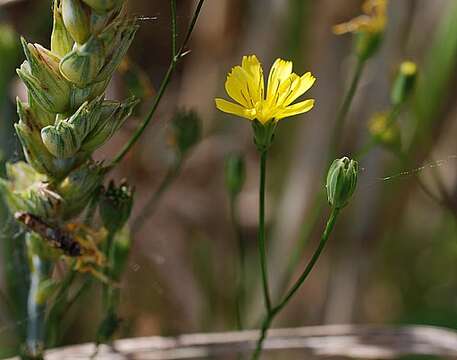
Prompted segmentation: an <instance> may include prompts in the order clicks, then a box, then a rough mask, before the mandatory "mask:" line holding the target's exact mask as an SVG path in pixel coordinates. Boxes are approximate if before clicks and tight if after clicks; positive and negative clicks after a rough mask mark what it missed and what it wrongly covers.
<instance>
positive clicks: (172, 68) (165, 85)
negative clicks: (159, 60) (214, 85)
mask: <svg viewBox="0 0 457 360" xmlns="http://www.w3.org/2000/svg"><path fill="white" fill-rule="evenodd" d="M204 2H205V0H199V2H198V5H197V8H196V10H195V13H194V16H193V17H192V20H191V23H190V26H189V29H188V31H187V34H186V37H185V39H184V42H183V43H182V45H181V47H180V49H179V51H177V52H176V40H177V33H178V29H177V21H176V0H171V8H172V18H173V19H172V51H173V53H172V59H171V62H170V65H169V67H168V70H167V72H166V74H165V77H164V78H163V80H162V84H161V85H160V88H159V91H158V92H157V96H156V97H155V100H154V103H153V104H152V107H151V110H150V111H149V113H148V115H147V116H146V118H145V119H144V120H143V122H142V123H141V124H140V126H139V127H138V129H137V130H136V131H135V132H134V133H133V135H132V137H131V138H130V140H129V141H128V142H127V144H126V145H125V146H124V147H123V148H122V149H121V151H120V152H119V154H117V155H116V157H115V158H114V160H113V161H112V162H111V165H110V166H109V168H113V167H114V166H115V165H117V164H118V163H119V162H121V161H122V159H123V158H124V157H125V155H127V153H128V152H129V151H130V149H131V148H132V147H133V145H135V143H136V142H137V141H138V139H139V138H140V137H141V135H142V134H143V132H144V130H146V128H147V126H148V125H149V123H150V122H151V120H152V117H153V116H154V114H155V112H156V110H157V108H158V107H159V105H160V102H161V100H162V98H163V96H164V94H165V92H166V90H167V88H168V85H169V84H170V81H171V77H172V75H173V73H174V71H175V69H176V65H177V64H178V62H179V61H180V60H181V58H182V57H183V56H184V55H185V54H186V51H185V48H186V46H187V44H188V42H189V40H190V37H191V35H192V32H193V30H194V28H195V25H196V24H197V19H198V16H199V15H200V12H201V9H202V7H203V3H204Z"/></svg>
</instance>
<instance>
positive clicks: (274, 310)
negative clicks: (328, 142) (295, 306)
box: [251, 208, 340, 360]
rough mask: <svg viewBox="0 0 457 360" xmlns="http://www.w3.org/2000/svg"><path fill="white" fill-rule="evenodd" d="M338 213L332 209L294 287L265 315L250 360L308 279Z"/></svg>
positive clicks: (259, 351) (260, 350) (255, 359)
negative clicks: (319, 238) (278, 316)
mask: <svg viewBox="0 0 457 360" xmlns="http://www.w3.org/2000/svg"><path fill="white" fill-rule="evenodd" d="M339 212H340V209H337V208H332V210H331V213H330V216H329V219H328V221H327V225H326V226H325V229H324V232H323V233H322V236H321V240H320V242H319V246H318V247H317V249H316V251H315V252H314V254H313V256H312V257H311V260H310V261H309V263H308V265H307V266H306V267H305V269H304V270H303V272H302V274H301V275H300V277H299V278H298V280H297V281H296V282H295V283H294V285H293V286H292V287H291V288H290V290H289V291H288V292H287V294H286V295H285V296H284V298H283V300H281V302H280V303H279V304H278V305H277V306H275V307H273V308H272V309H271V310H270V311H269V312H268V313H267V315H266V317H265V319H264V321H263V323H262V329H261V335H260V337H259V339H258V341H257V345H256V349H255V351H254V353H253V355H252V358H251V359H252V360H257V359H259V358H260V355H261V353H262V348H263V343H264V341H265V339H266V337H267V334H268V330H269V329H270V327H271V324H272V322H273V320H274V319H275V317H276V316H277V315H278V314H279V313H280V312H281V311H282V310H283V309H284V308H285V307H286V305H287V304H288V303H289V301H290V300H291V299H292V298H293V297H294V295H295V294H296V293H297V291H298V290H299V289H300V287H301V286H302V285H303V283H304V282H305V280H306V279H307V278H308V276H309V274H310V273H311V271H312V270H313V268H314V266H315V265H316V263H317V260H319V257H320V256H321V254H322V251H323V250H324V248H325V245H326V244H327V241H328V239H329V237H330V234H331V233H332V231H333V228H334V226H335V223H336V220H337V218H338V214H339Z"/></svg>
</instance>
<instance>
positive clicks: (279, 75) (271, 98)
mask: <svg viewBox="0 0 457 360" xmlns="http://www.w3.org/2000/svg"><path fill="white" fill-rule="evenodd" d="M291 74H292V62H291V61H285V60H281V59H277V60H276V61H275V63H274V64H273V66H272V67H271V70H270V75H269V77H268V92H267V101H268V102H269V103H271V104H273V103H276V101H277V100H278V91H279V88H280V86H281V84H282V83H283V82H284V81H286V80H287V79H288V78H289V76H290V75H291Z"/></svg>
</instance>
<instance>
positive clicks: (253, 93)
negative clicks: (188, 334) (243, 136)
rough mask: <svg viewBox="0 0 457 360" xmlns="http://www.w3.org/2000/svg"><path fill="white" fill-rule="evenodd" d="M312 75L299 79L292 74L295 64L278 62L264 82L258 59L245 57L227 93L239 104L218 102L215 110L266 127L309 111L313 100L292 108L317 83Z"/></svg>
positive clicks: (230, 78)
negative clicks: (267, 124) (266, 83)
mask: <svg viewBox="0 0 457 360" xmlns="http://www.w3.org/2000/svg"><path fill="white" fill-rule="evenodd" d="M315 80H316V79H315V78H314V77H313V76H312V75H311V73H310V72H307V73H306V74H305V75H303V76H298V75H297V74H295V73H293V72H292V62H290V61H285V60H281V59H277V60H276V61H275V63H274V64H273V66H272V68H271V71H270V75H269V77H268V85H267V89H266V91H265V82H264V76H263V70H262V66H261V64H260V62H259V60H258V59H257V57H256V56H255V55H251V56H244V57H243V61H242V64H241V66H235V67H234V68H233V69H232V71H231V72H230V73H229V74H228V76H227V81H226V82H225V89H226V91H227V94H228V95H229V96H230V97H231V98H232V99H233V100H235V101H236V103H233V102H230V101H227V100H224V99H216V107H217V108H218V109H219V110H221V111H223V112H226V113H229V114H233V115H237V116H240V117H243V118H246V119H249V120H258V121H259V122H260V123H261V124H263V125H265V124H266V123H268V122H270V121H275V122H277V121H279V120H281V119H284V118H286V117H290V116H294V115H298V114H302V113H305V112H308V111H310V110H311V109H312V108H313V106H314V100H312V99H308V100H304V101H301V102H298V103H296V104H292V103H293V102H294V101H295V100H297V99H298V98H299V97H300V96H302V95H303V94H304V93H305V92H306V91H308V90H309V89H310V88H311V86H313V84H314V82H315Z"/></svg>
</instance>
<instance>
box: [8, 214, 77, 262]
mask: <svg viewBox="0 0 457 360" xmlns="http://www.w3.org/2000/svg"><path fill="white" fill-rule="evenodd" d="M14 217H15V218H16V220H18V221H19V222H21V223H22V224H24V225H25V226H26V227H27V228H28V229H30V230H31V231H33V232H35V233H37V234H38V235H40V236H41V237H42V238H43V239H45V240H47V241H48V242H49V243H50V245H51V246H52V247H54V248H56V249H59V250H62V251H63V252H64V253H65V255H68V256H71V257H78V256H81V255H82V251H81V246H80V245H79V243H78V242H77V241H75V239H74V238H73V237H72V236H71V235H70V233H68V232H66V231H65V230H63V229H61V228H59V227H54V226H51V225H49V224H47V223H46V222H45V221H43V220H41V219H40V218H39V217H38V216H35V215H32V214H29V213H26V212H17V213H15V214H14Z"/></svg>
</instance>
